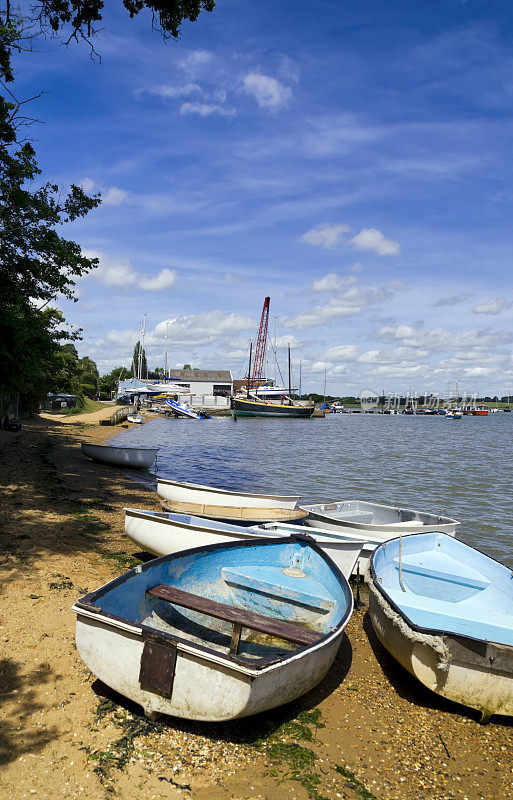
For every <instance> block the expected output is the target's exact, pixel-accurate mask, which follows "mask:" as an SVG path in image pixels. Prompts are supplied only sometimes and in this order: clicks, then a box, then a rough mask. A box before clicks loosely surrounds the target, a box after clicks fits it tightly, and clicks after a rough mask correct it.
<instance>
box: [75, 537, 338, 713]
mask: <svg viewBox="0 0 513 800" xmlns="http://www.w3.org/2000/svg"><path fill="white" fill-rule="evenodd" d="M73 610H74V611H76V613H77V628H76V643H77V650H78V652H79V655H80V656H81V658H82V659H83V661H84V662H85V664H86V665H87V666H88V668H89V669H90V670H91V671H92V672H93V673H94V674H95V675H97V676H98V677H99V678H100V679H101V680H102V681H104V683H106V684H107V685H108V686H110V687H111V688H113V689H114V690H116V691H118V692H120V693H121V694H123V695H125V696H126V697H128V698H130V699H131V700H133V701H135V702H136V703H139V704H140V705H141V706H142V707H143V708H144V711H145V713H146V714H147V715H148V716H150V717H151V718H155V716H158V715H159V714H171V715H174V716H178V717H185V718H188V719H196V720H210V721H218V720H228V719H234V718H236V717H245V716H248V715H250V714H256V713H259V712H261V711H266V710H268V709H270V708H274V707H276V706H279V705H282V704H283V703H287V702H289V701H291V700H294V699H296V698H297V697H299V696H300V695H302V694H304V693H305V692H308V691H309V690H310V689H312V688H313V687H314V686H315V685H316V684H317V683H318V682H319V681H320V680H322V678H323V677H324V675H325V674H326V673H327V671H328V669H329V668H330V666H331V664H332V662H333V659H334V658H335V656H336V653H337V651H338V648H339V646H340V641H341V638H342V634H343V630H344V628H345V626H346V624H347V622H348V620H349V618H350V616H351V613H352V610H353V595H352V592H351V589H350V588H349V585H348V583H347V581H346V579H345V578H344V577H343V575H342V574H341V573H340V571H339V570H338V569H337V567H336V566H335V565H334V564H333V562H332V561H331V560H330V559H329V558H328V557H327V556H326V555H325V554H324V553H323V552H322V550H320V549H319V548H318V547H317V546H316V545H315V544H314V543H313V542H312V540H311V539H309V538H308V537H303V536H296V537H288V538H286V539H284V538H277V539H272V540H270V539H256V540H252V541H250V542H236V543H233V544H219V545H210V546H207V547H200V548H196V549H195V550H188V551H186V552H182V553H178V554H176V555H171V556H164V557H163V558H158V559H155V560H153V561H149V562H148V563H147V564H144V565H142V566H138V567H136V568H135V569H133V570H131V571H130V572H127V573H126V574H125V575H121V576H120V577H118V578H116V579H115V580H113V581H110V583H107V584H106V585H105V586H102V587H101V588H100V589H98V590H97V591H95V592H92V593H90V594H88V595H86V596H85V597H82V598H80V599H79V600H77V602H76V603H75V605H74V606H73Z"/></svg>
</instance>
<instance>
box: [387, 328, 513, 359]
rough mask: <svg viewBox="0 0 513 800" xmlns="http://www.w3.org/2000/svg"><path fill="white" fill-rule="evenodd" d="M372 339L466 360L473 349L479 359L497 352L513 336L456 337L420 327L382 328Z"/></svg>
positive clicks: (504, 333)
mask: <svg viewBox="0 0 513 800" xmlns="http://www.w3.org/2000/svg"><path fill="white" fill-rule="evenodd" d="M375 336H376V338H378V339H381V340H382V341H384V342H400V343H401V344H402V345H406V346H408V347H420V348H421V349H427V350H428V351H429V352H431V353H432V352H435V351H444V350H446V351H448V352H450V353H453V354H456V353H458V352H459V351H462V352H463V353H465V354H466V355H467V356H468V355H469V351H471V350H472V349H473V350H474V351H475V352H476V353H480V354H481V355H482V354H483V353H486V352H489V351H490V350H495V351H497V350H499V349H500V348H501V347H504V346H505V345H509V344H510V343H511V342H512V341H513V333H511V332H509V331H492V330H490V329H485V330H469V331H463V332H462V333H456V332H455V331H452V330H447V329H445V328H433V329H432V330H426V329H424V328H423V327H422V326H420V327H412V326H410V325H398V326H397V327H394V326H393V325H384V326H383V327H382V328H380V329H379V330H377V331H376V332H375ZM472 357H474V356H472Z"/></svg>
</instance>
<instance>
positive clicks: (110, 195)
mask: <svg viewBox="0 0 513 800" xmlns="http://www.w3.org/2000/svg"><path fill="white" fill-rule="evenodd" d="M82 188H83V190H84V192H86V194H92V193H93V192H98V191H99V192H100V193H101V196H102V203H103V204H104V205H107V206H119V204H120V203H123V202H124V201H125V200H126V199H127V197H128V192H125V191H124V190H123V189H118V187H117V186H111V187H110V188H108V189H106V188H104V187H102V186H100V185H99V184H98V183H97V182H96V181H94V180H93V179H92V178H84V180H83V181H82Z"/></svg>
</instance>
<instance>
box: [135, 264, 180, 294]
mask: <svg viewBox="0 0 513 800" xmlns="http://www.w3.org/2000/svg"><path fill="white" fill-rule="evenodd" d="M175 281H176V270H174V269H169V268H168V267H164V269H162V270H161V271H160V272H159V274H158V275H156V276H155V277H154V278H141V279H140V280H139V281H138V286H139V288H141V289H144V290H146V291H148V292H157V291H161V290H163V289H169V287H170V286H172V285H173V284H174V282H175Z"/></svg>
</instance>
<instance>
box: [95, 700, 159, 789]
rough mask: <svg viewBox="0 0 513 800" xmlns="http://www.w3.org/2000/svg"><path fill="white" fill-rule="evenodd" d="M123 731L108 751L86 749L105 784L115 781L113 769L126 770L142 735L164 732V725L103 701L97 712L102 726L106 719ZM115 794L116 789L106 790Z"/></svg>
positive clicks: (97, 719)
mask: <svg viewBox="0 0 513 800" xmlns="http://www.w3.org/2000/svg"><path fill="white" fill-rule="evenodd" d="M107 717H108V719H109V722H112V723H114V724H115V725H117V726H118V727H119V728H121V731H122V735H121V736H120V737H119V738H118V739H116V740H115V741H113V742H112V743H111V744H109V745H108V747H107V748H106V749H105V750H93V751H91V750H90V749H88V748H83V749H85V750H86V752H87V755H88V759H89V761H91V762H93V763H94V766H93V772H95V773H96V775H98V777H99V779H100V781H101V783H102V784H104V785H105V784H108V783H110V782H111V781H112V778H113V775H112V770H113V769H117V770H124V769H125V768H126V766H127V764H128V762H129V761H130V758H131V757H132V755H133V753H134V745H135V740H136V739H137V738H138V737H140V736H148V735H149V734H151V733H154V732H158V731H161V730H162V728H163V726H162V723H160V722H151V721H150V720H148V719H146V718H145V717H139V716H137V715H135V714H131V713H130V712H128V711H126V710H125V709H122V708H119V706H117V705H116V704H115V703H114V702H113V701H112V700H110V699H109V698H102V699H101V700H100V701H99V703H98V706H97V708H96V711H95V719H96V722H97V723H99V722H101V721H102V720H104V719H105V718H107ZM105 788H106V789H107V790H108V791H112V786H110V787H109V786H108V785H107V786H106V787H105Z"/></svg>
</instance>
